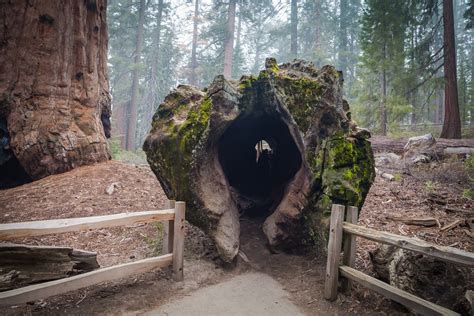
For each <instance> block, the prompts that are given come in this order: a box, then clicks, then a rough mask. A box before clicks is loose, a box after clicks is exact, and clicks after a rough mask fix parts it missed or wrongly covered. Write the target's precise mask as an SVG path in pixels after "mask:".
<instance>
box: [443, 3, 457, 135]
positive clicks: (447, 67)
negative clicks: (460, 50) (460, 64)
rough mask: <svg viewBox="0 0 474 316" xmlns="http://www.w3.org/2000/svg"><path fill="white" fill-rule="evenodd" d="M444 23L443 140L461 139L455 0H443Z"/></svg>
mask: <svg viewBox="0 0 474 316" xmlns="http://www.w3.org/2000/svg"><path fill="white" fill-rule="evenodd" d="M443 23H444V36H443V37H444V123H443V130H442V131H441V137H442V138H461V120H460V118H459V102H458V85H457V79H456V77H457V76H456V50H455V37H454V36H455V35H454V18H453V0H443Z"/></svg>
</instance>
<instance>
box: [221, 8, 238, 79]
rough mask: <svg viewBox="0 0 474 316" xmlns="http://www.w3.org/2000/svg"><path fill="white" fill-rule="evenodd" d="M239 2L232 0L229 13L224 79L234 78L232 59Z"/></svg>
mask: <svg viewBox="0 0 474 316" xmlns="http://www.w3.org/2000/svg"><path fill="white" fill-rule="evenodd" d="M236 3H237V0H230V3H229V10H228V13H227V34H226V39H225V47H224V77H225V78H227V79H231V78H232V57H233V55H234V30H235V6H236Z"/></svg>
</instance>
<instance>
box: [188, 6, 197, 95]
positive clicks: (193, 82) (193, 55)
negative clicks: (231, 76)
mask: <svg viewBox="0 0 474 316" xmlns="http://www.w3.org/2000/svg"><path fill="white" fill-rule="evenodd" d="M198 18H199V0H195V3H194V20H193V48H192V52H191V74H190V77H189V84H191V85H193V86H195V85H196V84H197V80H196V68H197V66H198V65H197V56H196V51H197V40H198Z"/></svg>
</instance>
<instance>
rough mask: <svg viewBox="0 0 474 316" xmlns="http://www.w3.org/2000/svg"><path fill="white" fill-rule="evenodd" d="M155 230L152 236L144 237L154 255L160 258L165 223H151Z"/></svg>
mask: <svg viewBox="0 0 474 316" xmlns="http://www.w3.org/2000/svg"><path fill="white" fill-rule="evenodd" d="M150 225H151V226H152V227H153V228H154V229H153V233H152V235H151V236H150V235H146V236H145V235H142V236H143V239H144V240H145V242H146V243H147V244H148V246H149V247H150V248H151V249H152V251H153V255H154V256H158V255H160V254H161V253H162V250H163V231H164V228H163V223H159V222H158V223H151V224H150Z"/></svg>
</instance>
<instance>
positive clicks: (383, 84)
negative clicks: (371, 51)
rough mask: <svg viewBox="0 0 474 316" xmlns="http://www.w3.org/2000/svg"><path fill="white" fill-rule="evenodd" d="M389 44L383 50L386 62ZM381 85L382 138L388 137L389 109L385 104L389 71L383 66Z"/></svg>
mask: <svg viewBox="0 0 474 316" xmlns="http://www.w3.org/2000/svg"><path fill="white" fill-rule="evenodd" d="M386 49H387V44H385V43H384V46H383V48H382V50H383V53H382V58H383V60H384V61H385V59H386V58H387V57H386ZM380 77H381V78H380V83H381V87H380V88H381V90H382V91H381V92H382V96H381V98H380V134H381V135H382V136H386V135H387V108H386V105H385V102H386V101H387V71H386V69H385V65H383V66H382V73H381V74H380Z"/></svg>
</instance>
